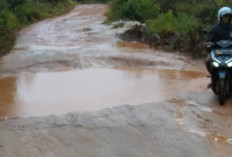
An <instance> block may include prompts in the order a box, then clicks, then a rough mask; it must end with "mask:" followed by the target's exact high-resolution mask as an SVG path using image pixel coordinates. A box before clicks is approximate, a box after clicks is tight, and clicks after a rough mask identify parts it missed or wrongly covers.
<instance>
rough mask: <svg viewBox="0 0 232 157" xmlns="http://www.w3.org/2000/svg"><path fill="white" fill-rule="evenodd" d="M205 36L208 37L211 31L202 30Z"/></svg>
mask: <svg viewBox="0 0 232 157" xmlns="http://www.w3.org/2000/svg"><path fill="white" fill-rule="evenodd" d="M201 31H202V32H203V33H204V34H206V35H208V34H209V31H208V30H207V29H202V30H201Z"/></svg>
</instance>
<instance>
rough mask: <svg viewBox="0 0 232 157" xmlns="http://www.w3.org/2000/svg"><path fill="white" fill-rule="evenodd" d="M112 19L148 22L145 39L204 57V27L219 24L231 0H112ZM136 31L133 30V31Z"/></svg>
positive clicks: (109, 17) (158, 44) (109, 14)
mask: <svg viewBox="0 0 232 157" xmlns="http://www.w3.org/2000/svg"><path fill="white" fill-rule="evenodd" d="M109 4H110V7H111V10H110V11H109V12H108V13H107V16H108V20H109V21H115V20H119V19H124V20H136V21H139V22H141V23H145V24H146V28H145V30H146V31H145V32H143V40H142V41H143V42H146V43H149V44H150V45H151V46H161V47H162V48H166V49H167V50H170V51H175V50H178V51H183V52H188V53H190V54H191V55H193V56H198V57H199V56H205V55H206V52H204V51H203V44H204V43H203V42H204V35H203V34H202V33H201V30H202V29H203V28H208V29H210V28H211V27H212V26H213V25H214V24H216V23H217V17H216V15H217V11H218V9H219V8H220V7H222V6H232V1H230V0H207V1H206V0H111V1H110V2H109ZM132 33H133V34H135V32H134V31H132ZM140 34H141V33H140Z"/></svg>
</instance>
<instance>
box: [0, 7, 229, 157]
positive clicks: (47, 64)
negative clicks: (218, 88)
mask: <svg viewBox="0 0 232 157" xmlns="http://www.w3.org/2000/svg"><path fill="white" fill-rule="evenodd" d="M107 10H108V6H107V5H80V6H77V7H76V8H74V9H73V10H72V11H71V12H70V13H68V14H66V15H64V16H61V17H57V18H52V19H48V20H45V21H41V22H39V23H36V24H33V25H31V26H29V27H27V28H25V29H23V30H22V31H20V32H19V36H18V39H17V42H16V45H15V47H14V48H13V49H12V52H11V53H10V54H8V55H7V56H4V57H3V58H1V61H0V64H1V66H0V92H1V93H2V94H1V95H0V119H1V121H2V122H1V123H0V156H15V154H14V153H15V152H16V153H17V154H18V155H17V156H20V157H21V156H22V157H23V156H35V157H36V156H57V155H58V156H70V157H72V156H75V154H77V153H79V154H81V156H85V157H88V156H96V157H97V156H101V157H102V156H107V157H108V156H122V157H125V156H133V157H135V156H154V155H155V156H167V157H168V156H178V157H182V156H183V157H184V156H190V157H191V156H204V157H208V156H215V157H217V156H230V154H231V153H232V151H231V146H232V140H231V138H232V134H231V129H232V128H231V126H232V121H231V120H232V119H231V118H232V112H231V111H232V105H231V104H232V103H231V102H232V100H228V101H227V104H226V105H225V106H219V105H218V102H217V101H218V100H217V97H216V96H214V95H213V93H212V92H211V91H210V90H209V89H206V85H207V84H208V82H209V78H207V77H206V75H208V74H207V72H206V71H205V68H204V65H203V63H202V62H201V61H196V60H195V61H193V60H191V59H190V58H188V57H186V56H182V55H180V54H178V53H166V52H161V51H160V50H155V49H150V48H149V47H148V46H147V45H144V44H141V43H138V42H124V41H121V40H120V39H119V38H117V35H116V34H117V33H116V30H114V28H113V27H112V26H111V25H104V24H103V22H104V21H105V20H106V17H105V16H104V13H105V12H106V11H107ZM141 104H144V105H141ZM70 112H72V113H70ZM47 115H53V116H47ZM29 117H30V118H29ZM74 137H75V138H74ZM77 141H79V142H77ZM122 141H123V142H122ZM45 143H46V144H45ZM45 145H46V146H45ZM12 147H13V148H14V151H12ZM90 149H91V151H84V150H90ZM103 152H104V153H103ZM93 154H94V155H93Z"/></svg>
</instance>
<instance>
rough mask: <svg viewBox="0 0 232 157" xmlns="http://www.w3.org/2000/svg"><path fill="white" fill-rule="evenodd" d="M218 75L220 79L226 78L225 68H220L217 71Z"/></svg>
mask: <svg viewBox="0 0 232 157" xmlns="http://www.w3.org/2000/svg"><path fill="white" fill-rule="evenodd" d="M218 76H219V79H220V80H224V79H225V78H226V71H225V70H220V71H219V72H218Z"/></svg>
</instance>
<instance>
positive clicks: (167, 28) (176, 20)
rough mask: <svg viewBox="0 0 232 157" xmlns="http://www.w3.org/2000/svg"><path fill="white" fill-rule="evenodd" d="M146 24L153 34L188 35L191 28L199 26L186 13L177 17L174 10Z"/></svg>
mask: <svg viewBox="0 0 232 157" xmlns="http://www.w3.org/2000/svg"><path fill="white" fill-rule="evenodd" d="M146 24H147V27H148V29H149V30H150V31H151V32H152V33H162V32H181V33H186V32H187V31H188V29H189V28H190V27H193V26H196V25H198V21H197V20H196V19H193V18H191V17H190V16H188V15H187V14H184V13H178V15H177V16H175V15H174V14H173V12H172V10H169V12H167V13H164V14H160V15H159V17H158V18H156V19H153V20H148V21H147V22H146Z"/></svg>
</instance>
